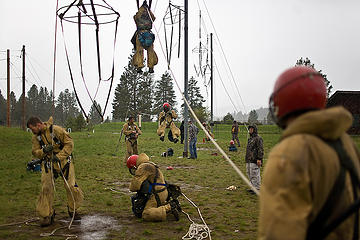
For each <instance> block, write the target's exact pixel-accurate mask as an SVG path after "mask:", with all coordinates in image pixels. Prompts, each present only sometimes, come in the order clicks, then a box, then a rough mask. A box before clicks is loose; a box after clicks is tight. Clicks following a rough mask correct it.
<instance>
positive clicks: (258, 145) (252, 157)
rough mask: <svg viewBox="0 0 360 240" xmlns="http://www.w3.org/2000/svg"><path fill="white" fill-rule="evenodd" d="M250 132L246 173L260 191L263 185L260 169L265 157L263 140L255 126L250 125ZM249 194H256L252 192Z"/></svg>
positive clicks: (246, 156)
mask: <svg viewBox="0 0 360 240" xmlns="http://www.w3.org/2000/svg"><path fill="white" fill-rule="evenodd" d="M248 130H249V134H250V137H249V139H248V142H247V146H246V155H245V162H246V172H247V175H248V178H249V180H250V182H251V184H252V185H253V186H254V187H255V188H256V189H257V190H259V189H260V184H261V176H260V167H261V165H262V161H263V157H264V147H263V139H262V138H261V137H260V136H259V135H258V132H257V127H256V126H255V125H249V127H248ZM249 192H250V193H254V192H253V191H252V190H249Z"/></svg>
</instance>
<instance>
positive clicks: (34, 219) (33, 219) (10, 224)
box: [0, 217, 40, 227]
mask: <svg viewBox="0 0 360 240" xmlns="http://www.w3.org/2000/svg"><path fill="white" fill-rule="evenodd" d="M39 220H40V218H38V217H36V218H30V219H28V220H25V221H23V222H14V223H6V224H2V225H0V227H8V226H15V225H21V224H25V225H30V224H29V223H31V222H36V221H39Z"/></svg>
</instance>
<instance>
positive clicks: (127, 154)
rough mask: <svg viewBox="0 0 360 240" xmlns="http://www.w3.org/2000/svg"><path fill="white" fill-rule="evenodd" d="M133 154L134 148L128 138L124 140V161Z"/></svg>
mask: <svg viewBox="0 0 360 240" xmlns="http://www.w3.org/2000/svg"><path fill="white" fill-rule="evenodd" d="M136 150H137V149H136ZM133 154H134V150H133V147H132V145H131V142H130V141H129V140H126V151H125V163H126V161H127V160H128V158H129V157H130V156H131V155H133Z"/></svg>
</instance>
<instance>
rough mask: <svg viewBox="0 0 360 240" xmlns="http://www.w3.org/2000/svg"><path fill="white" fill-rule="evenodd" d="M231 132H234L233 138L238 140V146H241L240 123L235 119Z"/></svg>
mask: <svg viewBox="0 0 360 240" xmlns="http://www.w3.org/2000/svg"><path fill="white" fill-rule="evenodd" d="M231 134H232V140H234V141H236V142H237V145H238V147H240V141H239V137H238V134H239V125H238V123H237V122H236V121H235V120H234V122H233V125H232V126H231Z"/></svg>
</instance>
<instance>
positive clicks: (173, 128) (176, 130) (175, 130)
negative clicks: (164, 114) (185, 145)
mask: <svg viewBox="0 0 360 240" xmlns="http://www.w3.org/2000/svg"><path fill="white" fill-rule="evenodd" d="M170 130H171V132H172V135H173V137H174V139H175V138H178V137H179V136H180V129H179V128H177V127H176V125H175V123H174V122H171V124H170Z"/></svg>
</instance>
